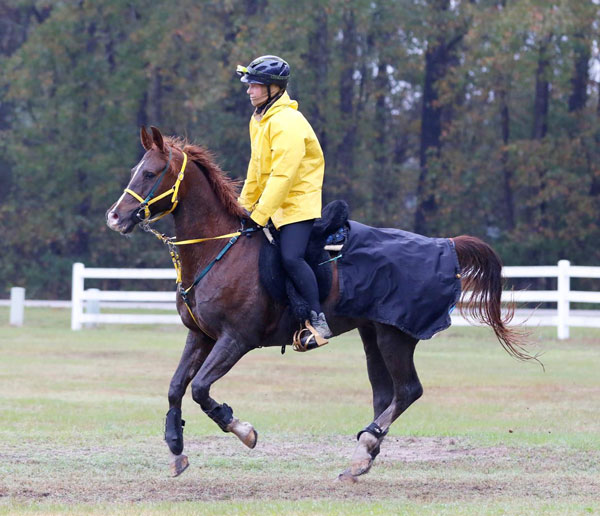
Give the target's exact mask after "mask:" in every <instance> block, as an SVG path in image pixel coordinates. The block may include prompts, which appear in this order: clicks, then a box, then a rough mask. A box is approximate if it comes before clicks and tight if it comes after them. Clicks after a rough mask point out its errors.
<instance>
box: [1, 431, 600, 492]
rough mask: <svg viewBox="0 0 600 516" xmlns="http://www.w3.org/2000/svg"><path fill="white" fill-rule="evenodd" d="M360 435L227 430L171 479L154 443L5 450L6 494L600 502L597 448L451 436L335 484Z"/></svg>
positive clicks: (410, 446) (409, 441)
mask: <svg viewBox="0 0 600 516" xmlns="http://www.w3.org/2000/svg"><path fill="white" fill-rule="evenodd" d="M355 443H356V440H355V438H354V437H353V436H329V437H318V438H315V437H310V436H304V437H300V436H297V435H294V436H290V437H287V438H285V439H284V438H282V437H280V436H277V437H275V436H268V437H267V438H262V439H261V438H259V443H258V446H257V448H256V449H254V450H248V449H246V448H245V447H244V446H243V445H242V444H241V443H239V442H238V441H237V439H235V437H233V436H230V435H222V436H215V437H205V438H198V437H193V438H188V440H187V442H186V452H185V453H186V454H187V455H188V456H189V459H190V467H189V469H188V470H187V471H186V472H184V473H183V475H181V476H180V477H178V478H170V477H169V469H168V463H167V460H166V457H167V452H166V448H165V447H164V445H162V446H159V443H157V442H156V441H152V442H140V443H137V444H136V446H135V448H134V449H127V450H126V449H124V448H123V447H119V444H118V443H116V444H115V445H114V446H113V447H99V446H95V447H94V446H90V447H85V448H75V447H73V448H69V449H64V448H63V449H58V448H57V447H53V446H52V445H45V446H44V445H41V446H36V447H35V449H34V450H32V449H25V447H23V448H20V449H18V450H14V449H8V448H2V447H0V463H3V464H5V465H6V464H10V465H11V466H10V467H11V468H12V471H10V469H9V473H10V475H9V476H8V477H5V478H3V479H0V493H1V496H4V497H5V498H4V500H6V497H11V498H13V499H16V500H21V501H34V500H35V501H42V500H44V501H46V502H57V503H98V502H107V503H108V502H116V503H125V502H138V501H145V502H161V501H178V502H181V501H211V500H248V501H250V500H276V499H277V500H300V499H335V500H348V499H351V500H352V499H356V500H363V501H377V500H390V499H404V500H406V499H411V500H415V501H421V502H428V503H429V502H432V503H433V502H438V503H440V502H441V503H443V502H455V501H465V502H468V501H477V500H486V499H491V498H505V499H507V500H511V499H516V498H527V499H534V500H536V501H541V500H548V499H553V500H557V499H567V500H569V501H571V500H578V501H588V500H595V499H596V498H595V497H596V494H597V493H598V492H600V475H599V473H600V471H599V466H598V464H600V452H589V451H583V450H570V449H569V450H567V449H564V450H557V449H556V448H550V447H535V448H530V447H519V448H513V447H505V446H496V447H477V446H473V445H471V444H470V443H469V441H468V440H467V439H464V438H461V439H458V438H451V437H436V438H426V437H419V438H417V437H394V436H392V437H388V438H387V439H386V440H385V441H384V444H383V446H382V451H381V454H380V455H379V456H378V457H377V460H376V461H375V465H374V466H373V468H372V470H371V472H370V473H369V474H368V475H365V476H363V477H360V479H359V481H358V482H357V483H355V484H350V483H343V482H338V481H336V476H337V474H338V473H340V472H341V471H342V470H343V469H345V468H346V467H348V466H349V464H350V456H351V454H352V451H353V449H354V446H355Z"/></svg>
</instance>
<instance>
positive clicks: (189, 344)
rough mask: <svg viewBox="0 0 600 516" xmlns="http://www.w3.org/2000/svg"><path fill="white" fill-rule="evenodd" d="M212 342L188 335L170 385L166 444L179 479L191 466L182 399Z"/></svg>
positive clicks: (201, 337)
mask: <svg viewBox="0 0 600 516" xmlns="http://www.w3.org/2000/svg"><path fill="white" fill-rule="evenodd" d="M212 345H213V341H212V340H211V339H209V338H208V337H207V336H206V335H204V334H203V333H200V332H194V331H190V332H189V333H188V336H187V339H186V342H185V347H184V349H183V353H182V354H181V359H180V360H179V365H178V366H177V369H176V371H175V374H173V378H172V379H171V383H170V385H169V411H168V412H167V416H166V420H165V442H166V443H167V446H168V447H169V450H170V451H171V473H172V474H173V476H175V477H176V476H178V475H180V474H181V473H183V472H184V471H185V470H186V469H187V467H188V465H189V462H188V458H187V456H185V455H183V425H184V424H185V421H184V420H183V419H182V418H181V400H182V399H183V396H184V394H185V391H186V389H187V386H188V385H189V383H190V382H191V381H192V378H194V376H196V373H197V372H198V370H199V369H200V367H201V366H202V364H203V363H204V360H206V357H207V356H208V353H209V352H210V350H211V348H212Z"/></svg>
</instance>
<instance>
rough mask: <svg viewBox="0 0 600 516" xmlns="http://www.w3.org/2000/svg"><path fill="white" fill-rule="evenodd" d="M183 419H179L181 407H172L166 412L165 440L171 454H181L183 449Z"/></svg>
mask: <svg viewBox="0 0 600 516" xmlns="http://www.w3.org/2000/svg"><path fill="white" fill-rule="evenodd" d="M184 426H185V421H184V420H183V419H181V409H179V408H176V407H173V408H171V409H169V412H167V418H166V421H165V441H166V442H167V446H168V447H169V450H171V453H172V454H173V455H181V452H182V451H183V427H184Z"/></svg>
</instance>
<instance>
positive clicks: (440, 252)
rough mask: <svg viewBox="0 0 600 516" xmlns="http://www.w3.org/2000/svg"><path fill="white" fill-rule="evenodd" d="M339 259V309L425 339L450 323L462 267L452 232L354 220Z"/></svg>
mask: <svg viewBox="0 0 600 516" xmlns="http://www.w3.org/2000/svg"><path fill="white" fill-rule="evenodd" d="M349 224H350V232H349V235H348V239H347V241H346V243H345V244H344V247H343V248H342V251H341V253H342V256H341V257H340V258H339V260H338V274H339V282H340V300H339V302H338V304H337V306H336V309H335V311H336V313H337V314H338V315H343V316H349V317H367V318H368V319H370V320H373V321H377V322H380V323H383V324H389V325H391V326H395V327H396V328H398V329H400V330H402V331H403V332H405V333H408V334H409V335H412V336H413V337H415V338H417V339H419V340H421V339H430V338H431V337H433V335H434V334H435V333H438V332H439V331H442V330H444V329H446V328H448V326H450V312H451V311H452V309H453V308H454V306H455V305H456V303H457V302H458V299H459V297H460V275H459V273H460V267H459V265H458V258H457V257H456V251H455V250H454V244H453V243H452V241H451V240H450V239H448V238H429V237H424V236H421V235H417V234H415V233H409V232H407V231H402V230H399V229H381V228H372V227H369V226H365V225H364V224H360V223H358V222H354V221H350V222H349Z"/></svg>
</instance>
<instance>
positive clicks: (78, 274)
mask: <svg viewBox="0 0 600 516" xmlns="http://www.w3.org/2000/svg"><path fill="white" fill-rule="evenodd" d="M84 270H85V266H84V265H83V263H80V262H76V263H74V264H73V280H72V281H73V282H72V284H71V329H72V330H81V315H82V313H83V303H82V299H81V297H82V294H83V273H84Z"/></svg>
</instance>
